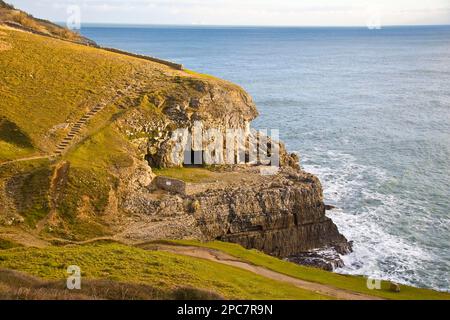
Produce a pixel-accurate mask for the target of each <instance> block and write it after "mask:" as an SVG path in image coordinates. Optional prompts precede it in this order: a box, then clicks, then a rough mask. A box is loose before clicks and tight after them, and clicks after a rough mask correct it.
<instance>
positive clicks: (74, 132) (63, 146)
mask: <svg viewBox="0 0 450 320" xmlns="http://www.w3.org/2000/svg"><path fill="white" fill-rule="evenodd" d="M132 87H133V85H129V86H128V87H127V88H126V89H125V90H123V91H118V93H117V94H116V95H115V96H114V97H113V98H112V99H110V100H108V101H104V102H101V103H99V104H98V105H96V106H95V107H94V108H93V109H91V110H90V111H89V112H87V113H86V114H85V115H83V117H81V118H80V119H79V120H78V121H77V122H76V123H75V124H74V125H73V126H72V127H71V129H70V131H69V133H68V134H67V135H66V137H65V138H64V139H63V140H62V141H61V142H60V143H59V144H58V145H57V146H56V151H55V152H54V154H53V156H54V157H59V156H62V155H63V153H64V152H65V151H66V150H67V149H68V147H69V146H70V145H71V144H72V142H73V140H74V139H75V138H76V137H77V136H79V135H80V132H81V130H82V129H83V128H84V127H85V126H86V124H87V123H88V122H89V120H90V119H91V118H92V117H94V116H95V115H96V114H97V113H99V112H100V111H102V110H103V109H104V108H105V107H106V106H107V105H108V104H110V103H112V102H114V101H115V100H117V99H118V98H120V97H121V96H124V95H125V94H127V92H128V91H129V90H130V89H131V88H132Z"/></svg>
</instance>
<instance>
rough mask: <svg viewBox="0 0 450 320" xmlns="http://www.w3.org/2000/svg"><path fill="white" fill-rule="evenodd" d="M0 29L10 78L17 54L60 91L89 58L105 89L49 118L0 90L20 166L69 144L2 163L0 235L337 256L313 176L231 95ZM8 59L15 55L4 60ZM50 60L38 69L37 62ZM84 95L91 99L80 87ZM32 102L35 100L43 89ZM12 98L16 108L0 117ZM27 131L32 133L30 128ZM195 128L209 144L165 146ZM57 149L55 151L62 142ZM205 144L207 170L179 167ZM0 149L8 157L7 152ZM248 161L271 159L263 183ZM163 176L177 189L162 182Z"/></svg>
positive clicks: (234, 90)
mask: <svg viewBox="0 0 450 320" xmlns="http://www.w3.org/2000/svg"><path fill="white" fill-rule="evenodd" d="M4 30H5V31H4V32H5V35H4V36H5V37H6V36H8V38H7V40H8V41H11V42H12V43H13V44H14V45H13V46H12V47H11V49H10V50H9V51H7V54H9V59H10V60H8V61H13V60H17V59H14V58H13V57H14V56H16V55H18V57H19V58H21V59H19V60H20V63H19V64H18V65H15V69H14V70H12V71H16V72H15V73H18V74H21V73H24V74H25V72H26V70H27V69H26V60H27V59H26V58H24V57H28V56H29V57H32V58H35V59H36V61H37V62H35V66H34V67H37V66H39V67H40V68H41V73H42V75H40V77H42V78H45V79H54V77H55V76H54V74H53V73H46V72H47V71H49V70H60V73H59V74H58V76H57V77H58V78H59V79H69V80H70V79H71V78H72V71H70V70H67V68H66V67H67V65H68V64H69V65H74V66H77V67H76V70H84V69H83V67H84V65H86V64H87V62H92V63H93V64H94V65H97V62H99V61H100V60H101V61H103V62H105V61H107V62H108V64H107V65H102V64H99V65H98V69H100V71H101V75H102V76H99V77H98V78H99V79H105V78H108V77H109V78H111V79H113V80H114V81H113V82H110V83H109V82H108V83H103V82H100V83H98V84H96V85H98V87H95V88H96V89H97V91H98V92H99V95H98V96H97V95H94V96H89V99H87V98H86V99H87V100H86V101H87V102H86V103H88V102H89V105H87V106H79V105H78V104H79V101H81V100H80V99H81V98H77V99H75V101H74V104H73V106H70V105H69V104H68V103H67V101H64V102H65V103H64V104H59V103H58V104H56V105H55V106H54V107H53V106H50V107H49V109H45V110H44V109H30V110H26V109H23V110H24V111H23V112H20V113H18V112H16V109H17V110H21V109H19V108H20V107H21V106H23V105H26V102H27V99H28V98H29V96H28V95H27V94H25V93H24V90H16V87H14V86H13V85H12V84H11V83H8V82H6V83H5V86H6V87H7V88H9V90H10V91H11V92H16V93H17V97H16V99H14V100H11V99H10V100H7V98H6V97H5V99H4V100H2V101H7V102H6V103H4V108H3V109H5V110H6V109H7V111H8V110H9V111H10V112H5V113H4V116H5V119H7V120H8V121H10V122H8V123H12V124H14V125H3V126H2V128H1V129H2V132H1V133H2V137H7V138H11V137H15V138H17V132H23V133H24V136H29V137H31V138H30V139H31V141H34V142H35V143H34V144H32V145H31V146H30V147H29V148H25V147H23V148H22V149H26V150H24V155H28V156H31V155H34V154H36V153H33V146H34V145H37V146H40V145H48V141H52V142H53V141H57V140H58V137H61V139H63V138H64V137H67V136H68V135H70V133H71V132H72V131H71V130H72V129H71V128H78V130H77V132H78V133H77V138H76V139H74V140H71V141H72V142H71V144H70V147H69V146H68V148H67V149H66V150H67V152H65V153H64V154H61V153H59V154H58V155H54V154H50V155H49V154H47V155H46V154H43V153H45V152H48V151H47V150H46V149H42V150H40V151H41V153H39V154H37V155H38V156H39V157H37V158H35V159H33V157H31V158H26V157H25V156H24V158H22V159H20V155H17V157H15V158H14V159H16V158H19V159H17V160H13V161H11V162H6V163H2V164H1V165H0V225H3V226H6V227H7V228H10V229H9V230H11V229H14V228H16V227H17V229H20V232H22V233H27V234H31V235H32V237H37V238H39V240H40V241H42V239H55V238H56V239H64V240H74V241H80V240H88V239H92V238H98V237H105V236H108V237H113V238H115V239H120V240H126V241H131V242H134V241H138V242H140V241H149V240H158V239H189V238H191V239H192V238H193V239H201V240H215V239H219V240H224V241H230V242H236V243H239V244H242V245H243V246H245V247H247V248H256V249H259V250H262V251H264V252H266V253H269V254H272V255H276V256H280V257H290V256H296V255H299V254H300V253H302V252H305V251H309V250H311V249H315V248H324V247H325V248H335V249H336V250H337V251H338V252H340V253H345V252H347V251H348V250H350V246H349V244H348V243H347V241H346V239H345V238H344V237H343V236H342V235H341V234H340V233H339V232H338V230H337V228H336V226H335V225H334V224H333V222H332V221H331V220H330V219H328V218H327V217H326V215H325V208H324V203H323V199H322V188H321V185H320V182H319V181H318V179H317V178H316V177H314V176H312V175H310V174H308V173H306V172H303V171H302V170H301V169H300V166H299V164H298V162H299V159H298V157H297V156H296V155H291V154H288V152H287V151H286V149H285V147H284V146H283V144H282V143H280V142H278V141H277V140H276V139H275V138H274V139H271V138H268V137H267V136H266V135H265V134H260V133H257V132H256V131H255V130H253V129H251V126H250V123H251V121H252V120H253V119H254V118H255V117H256V116H257V115H258V112H257V110H256V107H255V104H254V103H253V101H252V99H251V97H250V96H249V95H248V94H247V93H246V92H245V91H244V90H243V89H242V88H240V87H239V86H237V85H234V84H232V83H229V82H227V81H224V80H220V79H216V78H213V77H211V76H205V75H199V74H195V73H193V72H190V71H183V70H178V69H173V68H169V67H167V66H166V65H162V64H156V63H153V62H149V61H146V60H145V59H136V58H135V57H130V56H123V55H120V54H117V53H114V54H113V53H110V52H106V51H98V49H96V48H88V47H86V46H76V47H75V45H74V44H72V43H67V42H63V41H57V40H54V39H49V38H48V37H46V38H44V37H40V36H38V35H35V34H28V33H24V32H13V31H12V30H10V29H4ZM42 39H45V41H42ZM47 42H51V43H52V45H51V46H49V45H48V44H47ZM24 43H27V45H24ZM17 48H21V50H24V52H25V53H26V55H25V54H24V53H22V51H20V52H19V51H17V52H16V51H15V50H17ZM54 48H60V49H61V50H55V49H54ZM36 52H47V53H50V54H60V55H59V59H54V60H52V59H37V58H38V57H40V56H38V55H37V54H36ZM61 52H63V53H64V54H61ZM67 57H76V59H69V60H66V58H67ZM40 58H41V57H40ZM0 61H1V60H0ZM50 62H51V63H52V65H51V66H50V65H47V63H50ZM3 66H4V67H3V70H4V71H5V72H6V71H11V68H9V63H4V64H3ZM125 67H126V68H125ZM18 71H20V72H18ZM100 71H99V72H100ZM78 72H80V73H81V72H82V71H78ZM124 72H125V73H124ZM126 72H128V73H126ZM75 75H76V74H75ZM26 78H27V79H28V80H27V81H30V82H24V83H22V87H24V88H35V86H37V85H40V84H41V79H39V81H37V80H36V81H34V80H33V81H32V80H30V79H33V78H32V77H26ZM80 78H83V79H84V78H89V75H88V74H86V75H83V76H80ZM64 84H65V85H64V87H63V88H59V89H58V90H57V92H60V91H61V90H67V92H72V90H75V89H77V88H78V87H77V86H79V85H80V81H73V82H68V80H67V81H66V82H64ZM84 86H85V87H86V88H92V86H93V84H90V83H89V84H84ZM85 87H83V90H81V92H83V93H84V92H85V91H86V90H84V88H85ZM104 88H107V89H108V90H106V91H103V89H104ZM78 89H79V88H78ZM33 90H34V91H36V90H35V89H33ZM41 91H42V92H46V91H45V90H44V88H43V90H41ZM64 92H65V91H64ZM51 93H53V92H50V93H49V94H51ZM100 93H101V95H100ZM119 93H120V94H119ZM67 95H69V94H67ZM47 100H48V97H47V94H46V95H45V96H38V97H36V101H35V104H36V105H46V102H47ZM51 100H55V99H51ZM14 101H17V107H14V108H13V107H11V106H10V105H11V104H12V102H14ZM99 105H102V106H101V107H99ZM3 109H2V112H3V111H4V110H3ZM63 109H64V110H65V112H63ZM94 110H96V111H95V112H94ZM50 114H51V115H52V117H50V116H49V115H50ZM25 115H26V116H25ZM81 119H84V120H83V121H81ZM86 119H89V121H87V120H86ZM3 122H5V121H3ZM5 123H7V122H5ZM29 123H41V124H45V126H42V127H39V130H38V131H36V126H34V125H32V126H30V125H29ZM10 128H13V129H14V130H13V129H10ZM199 128H201V129H202V130H204V131H214V130H215V132H216V133H217V134H218V135H217V136H206V138H205V135H203V137H202V139H201V141H200V143H198V144H194V142H193V140H195V139H193V138H192V141H189V140H188V139H184V138H183V139H182V140H183V142H184V145H182V147H181V148H179V145H178V146H177V143H178V142H180V141H176V140H174V139H173V138H174V133H176V132H179V130H181V132H182V133H187V134H193V133H194V132H196V131H197V129H199ZM16 129H17V130H16ZM268 129H271V128H268ZM55 130H56V131H55ZM228 130H236V131H239V132H242V133H243V134H244V137H245V139H244V140H245V142H244V143H243V144H241V145H239V144H236V146H233V147H230V146H229V141H228V140H227V139H226V137H227V131H228ZM0 138H1V137H0ZM233 139H234V138H233ZM10 140H11V141H10V142H11V143H10V144H8V146H9V145H11V144H17V142H16V140H17V139H10ZM64 141H66V142H65V144H66V145H67V144H68V142H67V139H65V138H64V140H63V142H64ZM211 143H213V144H214V143H219V146H220V147H219V148H218V149H217V150H215V151H217V152H215V156H218V157H217V158H218V160H220V161H218V163H215V164H214V165H210V164H209V163H207V162H205V163H203V165H198V166H189V165H188V163H185V162H186V159H189V158H191V157H192V156H194V158H195V156H196V155H200V156H201V157H203V160H205V159H208V158H207V157H206V153H205V149H206V148H207V147H208V146H209V145H210V144H211ZM0 147H1V144H0ZM28 149H30V150H28ZM230 149H231V151H232V152H231V153H232V157H236V159H239V160H240V161H236V163H235V164H230V163H225V162H224V159H225V155H226V153H227V152H228V151H230ZM5 150H6V149H5ZM5 150H3V152H4V153H5V154H6V155H5V157H6V159H9V155H8V154H7V153H6V152H7V151H8V150H9V149H7V150H6V151H5ZM0 151H2V149H1V148H0ZM25 151H26V152H27V153H25ZM259 151H267V153H270V154H271V155H273V154H274V153H276V152H275V151H279V159H278V160H279V161H277V164H276V166H277V168H278V166H279V171H278V172H271V173H272V175H266V174H267V173H268V170H267V169H269V166H268V165H269V164H270V165H274V163H273V161H272V159H270V160H269V162H267V158H264V157H260V156H258V157H255V158H253V157H252V155H253V154H254V153H255V152H256V153H258V152H259ZM205 157H206V158H205ZM27 159H28V160H27ZM24 160H27V161H24ZM242 162H245V164H243V163H242ZM205 164H206V165H205ZM272 169H273V168H272ZM269 171H270V170H269ZM174 177H175V178H178V180H176V181H175V180H170V179H171V178H174ZM1 228H2V226H0V233H1Z"/></svg>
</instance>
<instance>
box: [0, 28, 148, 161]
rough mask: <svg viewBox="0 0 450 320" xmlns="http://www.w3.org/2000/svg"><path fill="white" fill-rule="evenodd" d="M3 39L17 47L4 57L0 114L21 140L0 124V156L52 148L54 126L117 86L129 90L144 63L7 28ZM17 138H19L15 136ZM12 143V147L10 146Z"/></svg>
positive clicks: (0, 74)
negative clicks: (135, 73)
mask: <svg viewBox="0 0 450 320" xmlns="http://www.w3.org/2000/svg"><path fill="white" fill-rule="evenodd" d="M0 30H1V32H3V33H5V34H6V37H4V39H3V40H2V41H7V42H8V43H10V44H11V45H12V49H10V50H6V51H2V52H1V56H2V58H1V59H0V95H1V96H2V99H0V118H2V119H7V121H8V123H9V127H10V126H13V127H14V130H15V131H16V132H20V140H21V144H17V141H15V142H14V143H11V142H10V140H11V138H14V137H11V134H12V133H13V132H12V131H11V130H8V132H4V130H2V129H1V126H0V140H1V141H3V143H1V144H0V160H1V159H2V158H5V159H9V158H11V156H12V155H13V151H14V150H13V149H11V148H12V147H11V145H13V146H18V147H20V149H24V150H23V151H22V152H19V153H18V154H17V158H18V157H21V156H23V154H27V153H30V149H33V147H34V150H35V152H36V151H38V150H42V151H46V152H49V151H52V150H53V149H54V146H55V144H56V143H57V142H59V138H60V135H59V133H60V132H59V131H61V130H60V129H58V130H59V131H58V130H56V132H54V134H51V132H52V128H53V127H55V126H56V125H58V124H62V123H65V122H67V121H68V122H75V121H77V120H78V119H79V118H80V117H81V116H82V115H83V114H84V113H85V112H86V110H88V109H90V108H91V107H92V106H93V105H95V104H96V103H97V102H98V101H99V100H101V99H108V98H110V97H111V96H112V95H113V93H114V88H123V87H125V85H126V83H127V82H128V81H129V79H130V78H132V77H133V74H134V72H135V70H136V69H137V68H139V67H140V66H142V64H143V63H145V62H143V61H141V60H138V59H133V58H130V57H127V56H122V55H118V54H112V53H109V52H106V51H102V50H98V49H95V48H89V47H86V46H81V45H76V44H72V43H68V42H64V41H59V40H55V39H51V38H45V37H42V36H38V35H33V34H28V33H25V32H19V31H13V30H7V29H3V28H1V27H0ZM5 136H6V139H5ZM15 139H16V140H17V137H16V138H15ZM5 143H7V145H6V144H5Z"/></svg>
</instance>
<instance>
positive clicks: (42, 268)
mask: <svg viewBox="0 0 450 320" xmlns="http://www.w3.org/2000/svg"><path fill="white" fill-rule="evenodd" d="M69 265H78V266H79V267H80V268H81V271H82V277H83V279H90V280H95V279H102V280H107V281H116V282H122V283H129V284H141V285H149V286H151V287H152V288H155V289H158V290H161V291H168V290H174V289H176V288H182V287H192V288H196V289H202V290H205V291H209V292H214V293H216V294H217V295H219V296H222V297H224V298H227V299H325V298H326V297H324V296H321V295H319V294H316V293H313V292H308V291H305V290H302V289H299V288H297V287H295V286H293V285H290V284H287V283H283V282H278V281H274V280H270V279H267V278H264V277H262V276H258V275H256V274H253V273H251V272H248V271H245V270H241V269H238V268H234V267H230V266H225V265H222V264H219V263H214V262H210V261H206V260H203V259H196V258H191V257H186V256H181V255H176V254H171V253H167V252H160V251H147V250H143V249H138V248H133V247H128V246H124V245H121V244H115V243H98V244H90V245H83V246H70V247H49V248H45V249H36V248H13V249H9V250H0V268H5V269H13V270H18V271H22V272H26V273H27V274H30V275H33V276H37V277H39V278H41V279H44V280H62V279H65V278H67V273H66V270H67V267H68V266H69ZM0 281H1V279H0ZM0 292H1V287H0Z"/></svg>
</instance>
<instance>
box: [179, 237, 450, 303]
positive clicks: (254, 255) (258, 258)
mask: <svg viewBox="0 0 450 320" xmlns="http://www.w3.org/2000/svg"><path fill="white" fill-rule="evenodd" d="M171 242H172V243H176V244H181V245H193V246H200V247H206V248H211V249H216V250H219V251H223V252H226V253H228V254H230V255H232V256H234V257H237V258H239V259H242V260H243V261H247V262H250V263H252V264H254V265H258V266H262V267H265V268H267V269H270V270H273V271H276V272H280V273H283V274H286V275H289V276H292V277H295V278H298V279H302V280H307V281H312V282H317V283H321V284H326V285H330V286H334V287H336V288H341V289H347V290H351V291H355V292H360V293H364V294H368V295H373V296H378V297H382V298H387V299H401V300H408V299H420V300H421V299H445V300H450V294H448V293H442V292H437V291H432V290H427V289H419V288H413V287H409V286H403V285H402V286H401V292H400V293H394V292H391V291H389V285H390V283H389V282H388V281H382V288H381V290H370V289H368V288H367V279H366V278H364V277H359V276H349V275H340V274H336V273H331V272H327V271H323V270H320V269H316V268H309V267H304V266H300V265H297V264H294V263H291V262H287V261H283V260H280V259H277V258H274V257H271V256H268V255H266V254H264V253H262V252H260V251H257V250H247V249H245V248H243V247H241V246H240V245H237V244H232V243H226V242H220V241H213V242H205V243H202V242H198V241H171Z"/></svg>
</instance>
